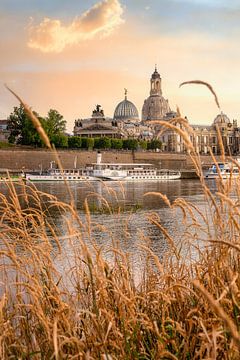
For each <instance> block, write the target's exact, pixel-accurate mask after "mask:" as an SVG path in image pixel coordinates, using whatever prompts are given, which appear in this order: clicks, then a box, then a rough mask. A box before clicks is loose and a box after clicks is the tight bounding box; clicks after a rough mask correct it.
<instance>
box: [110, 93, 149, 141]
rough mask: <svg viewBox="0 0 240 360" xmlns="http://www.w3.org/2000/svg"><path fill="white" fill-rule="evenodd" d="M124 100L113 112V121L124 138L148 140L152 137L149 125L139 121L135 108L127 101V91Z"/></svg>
mask: <svg viewBox="0 0 240 360" xmlns="http://www.w3.org/2000/svg"><path fill="white" fill-rule="evenodd" d="M124 90H125V97H124V100H123V101H121V102H120V103H119V104H118V105H117V106H116V109H115V111H114V115H113V119H114V121H116V122H117V124H118V126H119V127H120V128H121V130H122V131H123V133H124V134H125V137H131V138H135V139H146V140H149V139H151V138H152V137H153V132H152V129H151V126H150V125H147V124H143V123H142V122H141V120H140V119H139V115H138V110H137V108H136V106H135V105H134V104H133V103H132V102H131V101H129V100H128V98H127V89H124Z"/></svg>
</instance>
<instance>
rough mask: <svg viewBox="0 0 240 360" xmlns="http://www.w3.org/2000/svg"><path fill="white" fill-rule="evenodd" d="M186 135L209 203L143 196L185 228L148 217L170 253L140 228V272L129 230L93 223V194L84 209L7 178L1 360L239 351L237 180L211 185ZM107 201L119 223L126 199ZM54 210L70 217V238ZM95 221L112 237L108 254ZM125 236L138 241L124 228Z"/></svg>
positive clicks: (0, 236)
mask: <svg viewBox="0 0 240 360" xmlns="http://www.w3.org/2000/svg"><path fill="white" fill-rule="evenodd" d="M179 117H180V116H179ZM169 126H170V127H171V129H173V127H174V126H175V125H173V124H172V123H170V125H169ZM177 129H178V128H176V129H175V130H176V131H177V132H178V133H179V131H180V130H179V129H178V130H177ZM181 131H183V133H182V132H181V135H182V136H183V138H184V139H185V142H186V146H187V147H188V149H189V152H190V155H191V156H192V159H193V163H194V164H195V166H196V171H197V172H198V173H199V176H200V185H201V187H202V190H203V194H204V196H205V200H206V204H207V208H206V211H204V210H203V209H199V208H198V207H197V206H196V205H195V204H192V203H191V202H188V201H186V200H185V199H181V198H179V199H176V200H175V201H173V202H171V201H170V200H169V199H167V198H166V197H165V196H164V195H163V194H146V196H147V195H151V196H157V197H158V199H159V201H163V202H164V203H165V205H166V206H168V207H169V209H171V211H175V210H176V209H180V211H181V214H182V217H180V218H179V223H180V222H181V223H185V231H184V234H183V235H182V237H181V241H180V242H178V243H177V242H176V240H175V239H174V238H172V236H171V235H170V234H168V232H167V229H165V228H164V226H163V224H162V223H161V219H160V218H159V216H158V215H157V214H155V213H151V214H149V216H148V219H149V221H150V222H151V223H152V224H154V225H155V227H156V229H158V230H157V231H159V235H160V234H161V235H163V236H164V237H165V238H167V240H168V244H169V247H168V248H169V250H168V252H167V253H165V254H164V256H163V257H162V258H161V259H160V258H159V257H158V256H157V255H156V253H155V252H154V251H153V250H152V249H151V239H148V238H146V237H144V235H142V239H143V242H142V244H141V245H139V248H140V249H141V254H142V263H141V269H139V268H137V269H136V267H134V263H133V262H132V261H131V259H132V258H131V256H129V254H127V253H125V252H124V251H123V249H122V247H121V242H122V238H121V237H120V235H119V237H117V236H116V234H115V235H114V234H113V233H112V231H111V229H107V228H106V227H103V226H101V225H100V224H97V223H96V220H94V221H93V218H92V214H91V211H90V207H89V203H88V199H86V200H85V213H83V212H81V213H79V212H78V211H77V209H76V206H75V204H74V203H73V201H70V203H64V202H60V201H59V200H58V199H57V198H56V197H54V196H52V195H49V194H44V193H42V192H41V191H39V190H38V189H37V188H36V187H34V186H32V185H31V186H29V185H28V184H25V183H24V182H23V183H21V184H20V185H13V184H12V183H9V184H8V185H7V186H8V191H9V195H8V196H4V195H3V194H0V213H1V231H0V266H1V273H0V292H1V293H0V295H1V298H0V327H1V332H0V358H1V359H108V360H113V359H114V360H116V359H124V360H125V359H141V360H143V359H188V360H190V359H239V357H240V351H239V348H240V336H239V326H240V277H239V268H240V240H239V239H240V238H239V229H240V228H239V216H240V213H239V204H240V193H239V179H235V180H234V181H233V179H231V178H230V179H229V180H228V181H225V182H223V180H222V179H221V178H220V179H219V182H218V183H217V192H216V193H211V191H210V190H209V188H208V184H207V183H205V180H204V178H203V176H202V168H201V162H200V159H199V156H198V154H196V153H195V151H194V147H193V145H192V144H191V142H190V140H189V136H188V132H187V129H186V130H185V131H184V130H181ZM213 161H215V160H214V159H213ZM232 161H233V162H234V160H232ZM15 186H18V191H16V188H15ZM66 186H67V185H66ZM106 187H107V185H106ZM67 191H70V189H69V188H68V190H67ZM108 192H109V194H112V196H114V197H115V199H117V197H118V195H117V193H116V192H115V191H114V190H113V189H112V190H111V189H110V188H109V189H108ZM121 194H122V197H124V196H125V195H124V184H121ZM233 195H234V196H233ZM91 196H93V194H91ZM96 196H98V195H96ZM119 204H120V203H119ZM103 206H104V207H105V208H106V211H108V212H112V214H115V215H116V219H117V221H119V222H120V221H121V217H122V210H121V206H120V205H119V208H118V209H111V206H110V204H108V203H107V200H105V201H104V202H103ZM52 214H55V216H56V214H58V216H59V217H60V218H61V221H62V222H63V223H64V226H65V234H64V236H63V234H62V233H61V228H60V227H59V226H58V225H57V223H56V222H55V220H54V219H55V218H54V217H53V215H52ZM176 227H178V223H176ZM96 228H98V231H100V232H101V231H102V232H105V233H107V234H108V237H109V239H111V243H112V245H111V247H109V249H107V252H108V255H109V254H110V255H111V256H110V257H106V249H104V247H103V246H100V245H99V244H98V241H97V240H96V239H95V235H94V231H93V230H94V229H96ZM139 230H141V229H139ZM121 236H123V237H124V241H129V242H131V235H129V233H128V229H127V224H126V228H125V230H124V231H123V235H121ZM66 249H67V251H66ZM192 253H194V259H192V258H191V259H190V261H189V259H188V257H187V255H189V257H191V255H192ZM59 259H62V260H61V261H63V262H61V261H60V262H59V261H58V260H59ZM109 259H110V260H109ZM59 264H60V265H59ZM61 264H63V266H62V267H61Z"/></svg>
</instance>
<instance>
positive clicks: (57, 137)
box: [51, 133, 68, 148]
mask: <svg viewBox="0 0 240 360" xmlns="http://www.w3.org/2000/svg"><path fill="white" fill-rule="evenodd" d="M51 143H52V144H54V146H55V147H56V148H58V147H60V148H66V147H68V137H67V136H66V135H64V134H63V133H60V134H54V135H52V138H51Z"/></svg>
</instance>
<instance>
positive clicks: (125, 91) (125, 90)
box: [124, 88, 128, 100]
mask: <svg viewBox="0 0 240 360" xmlns="http://www.w3.org/2000/svg"><path fill="white" fill-rule="evenodd" d="M127 92H128V91H127V89H126V88H124V95H125V100H127Z"/></svg>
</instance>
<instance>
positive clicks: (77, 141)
mask: <svg viewBox="0 0 240 360" xmlns="http://www.w3.org/2000/svg"><path fill="white" fill-rule="evenodd" d="M81 146H82V138H81V137H80V136H70V137H69V138H68V147H69V148H71V149H74V148H75V149H76V148H78V149H79V148H81Z"/></svg>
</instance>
